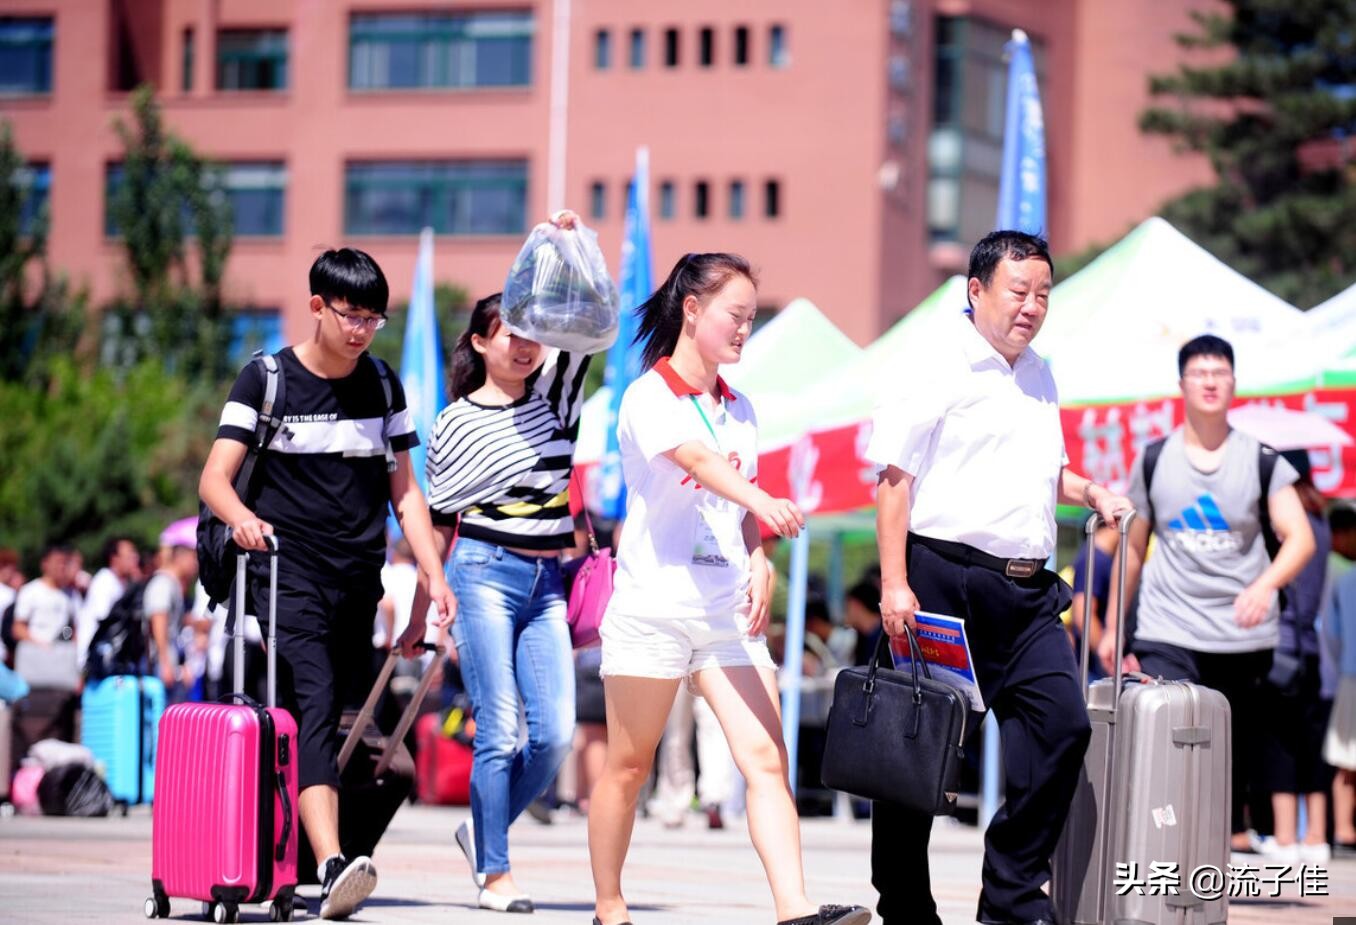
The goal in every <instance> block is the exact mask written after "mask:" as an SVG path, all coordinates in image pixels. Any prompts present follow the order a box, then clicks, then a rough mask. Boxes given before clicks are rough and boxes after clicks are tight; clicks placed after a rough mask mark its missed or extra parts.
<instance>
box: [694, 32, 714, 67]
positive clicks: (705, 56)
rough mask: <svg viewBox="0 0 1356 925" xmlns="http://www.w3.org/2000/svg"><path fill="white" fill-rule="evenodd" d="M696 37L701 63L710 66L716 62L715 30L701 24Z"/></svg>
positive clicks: (703, 65)
mask: <svg viewBox="0 0 1356 925" xmlns="http://www.w3.org/2000/svg"><path fill="white" fill-rule="evenodd" d="M698 38H699V46H700V47H699V52H700V57H699V60H700V61H701V65H702V67H711V66H712V65H714V64H715V63H716V30H715V29H712V28H711V27H710V26H703V27H702V30H701V32H699V33H698Z"/></svg>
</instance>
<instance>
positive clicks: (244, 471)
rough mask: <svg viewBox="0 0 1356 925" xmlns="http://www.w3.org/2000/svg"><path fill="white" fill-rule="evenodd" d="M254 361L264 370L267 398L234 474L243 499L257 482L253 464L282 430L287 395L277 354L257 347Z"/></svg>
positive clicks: (236, 486) (237, 488) (238, 492)
mask: <svg viewBox="0 0 1356 925" xmlns="http://www.w3.org/2000/svg"><path fill="white" fill-rule="evenodd" d="M253 362H255V363H257V364H259V367H260V368H261V369H262V370H263V373H264V401H263V404H262V405H261V406H260V408H259V418H258V420H257V421H256V423H255V425H254V443H252V444H251V445H250V446H249V448H248V450H246V452H245V461H244V462H242V463H241V464H240V471H239V472H238V473H236V477H235V488H236V494H237V495H239V496H240V498H241V499H242V500H243V499H244V498H245V496H246V495H247V494H248V493H249V490H250V486H251V485H252V484H253V482H254V465H255V463H257V462H258V461H259V454H260V453H262V452H263V451H264V450H266V449H268V445H269V444H270V443H272V442H273V438H274V437H275V436H277V434H278V431H280V430H282V412H283V408H284V399H285V397H286V383H285V381H284V378H283V374H282V365H281V364H280V363H279V362H278V357H277V356H276V355H274V354H266V353H264V352H263V351H262V350H256V351H255V352H254V360H253ZM246 503H248V502H246Z"/></svg>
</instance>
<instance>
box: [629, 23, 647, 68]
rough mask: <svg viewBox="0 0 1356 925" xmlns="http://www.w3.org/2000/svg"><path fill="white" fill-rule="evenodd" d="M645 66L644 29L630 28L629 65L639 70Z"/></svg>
mask: <svg viewBox="0 0 1356 925" xmlns="http://www.w3.org/2000/svg"><path fill="white" fill-rule="evenodd" d="M644 66H645V30H644V29H632V30H631V67H632V68H633V69H636V70H639V69H640V68H643V67H644Z"/></svg>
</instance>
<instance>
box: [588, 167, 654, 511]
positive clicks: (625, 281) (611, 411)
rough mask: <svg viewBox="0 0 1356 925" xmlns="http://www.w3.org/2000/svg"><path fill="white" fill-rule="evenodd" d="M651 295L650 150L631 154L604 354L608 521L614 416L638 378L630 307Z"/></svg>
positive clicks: (601, 475)
mask: <svg viewBox="0 0 1356 925" xmlns="http://www.w3.org/2000/svg"><path fill="white" fill-rule="evenodd" d="M653 291H654V286H653V285H652V278H651V271H650V150H649V148H645V147H640V148H637V149H636V175H635V176H634V177H633V178H632V180H631V188H630V190H629V192H628V193H627V196H626V232H625V235H624V237H623V239H622V257H621V289H620V293H619V294H620V296H621V325H620V327H619V329H618V331H617V342H616V343H615V344H613V345H612V347H611V349H609V350H608V351H607V366H606V367H605V368H604V370H603V385H604V386H606V387H607V388H608V390H609V399H608V405H607V444H606V446H605V448H604V450H603V458H602V460H601V461H600V462H599V464H598V480H597V483H596V485H597V491H596V494H597V499H598V513H600V514H602V515H603V516H604V517H610V518H612V519H614V520H617V519H620V518H621V517H623V516H624V515H625V514H626V483H625V482H624V481H623V480H622V469H621V448H620V446H619V445H618V443H617V412H618V410H619V409H620V408H621V400H622V393H623V392H625V391H626V387H627V386H628V385H630V384H631V383H632V381H634V380H635V378H636V377H637V376H639V375H640V373H641V369H640V355H641V350H640V346H639V345H635V344H632V343H631V342H632V341H633V340H635V338H636V327H637V319H636V308H637V307H638V306H639V305H640V304H641V303H642V302H644V301H645V300H646V299H648V298H649V297H650V294H651V293H652V292H653Z"/></svg>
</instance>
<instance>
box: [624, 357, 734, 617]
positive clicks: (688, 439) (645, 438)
mask: <svg viewBox="0 0 1356 925" xmlns="http://www.w3.org/2000/svg"><path fill="white" fill-rule="evenodd" d="M718 385H719V392H720V400H719V401H716V400H715V399H714V398H713V397H712V396H711V395H710V394H703V393H702V391H701V389H699V388H697V387H695V386H692V385H689V384H688V383H687V382H685V381H684V380H683V378H682V377H681V376H679V375H678V374H677V373H676V372H675V371H674V370H673V368H672V367H671V366H669V362H668V360H667V359H662V360H660V361H659V362H658V363H656V364H655V366H654V368H653V369H651V370H650V371H649V372H647V373H645V374H644V375H643V376H641V377H640V378H639V379H637V380H636V381H635V382H633V383H631V385H630V386H629V387H628V388H627V390H626V393H625V394H624V395H623V396H622V401H621V410H620V413H619V414H618V418H617V439H618V443H619V444H620V446H621V458H622V473H623V476H624V477H625V479H626V492H627V511H626V522H625V524H624V526H623V527H622V536H621V544H620V547H619V549H618V550H617V574H616V577H615V579H614V582H613V592H612V598H611V600H610V601H609V603H608V610H609V612H611V611H615V612H617V613H619V614H626V615H630V616H665V615H671V616H674V617H700V616H706V615H711V614H720V613H731V612H733V611H734V610H735V609H736V608H737V607H739V606H740V605H741V604H743V603H744V602H745V600H746V599H747V597H748V590H749V554H748V550H747V549H746V548H745V544H744V530H743V523H744V517H745V515H746V513H747V512H746V511H745V510H744V509H743V508H742V507H740V506H739V505H737V504H734V503H733V502H730V501H726V500H725V499H724V498H721V497H719V496H718V495H715V494H713V493H711V492H709V491H707V490H706V489H704V488H702V487H701V486H700V485H697V484H696V483H694V481H693V480H692V479H691V478H690V477H689V476H688V474H687V473H686V472H684V471H683V469H682V468H681V467H679V466H678V465H676V464H675V463H673V462H671V461H670V460H669V459H667V458H666V457H665V456H664V455H663V454H664V453H666V452H668V451H670V450H673V449H676V448H677V447H679V446H681V445H683V444H684V443H692V442H697V443H703V444H705V445H706V446H708V447H710V448H711V449H712V450H715V451H716V452H718V453H720V454H721V455H723V456H725V457H726V458H727V459H729V460H730V462H731V463H732V464H734V466H735V468H737V469H738V470H739V471H740V472H741V473H743V475H744V476H745V477H746V478H748V479H749V481H751V482H754V481H757V478H758V420H757V418H756V417H755V416H754V413H753V406H752V405H751V404H750V403H749V400H748V399H747V398H746V397H745V396H744V395H742V394H740V393H739V392H736V391H735V390H734V389H731V388H730V387H729V386H728V385H726V384H725V381H724V380H718Z"/></svg>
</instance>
